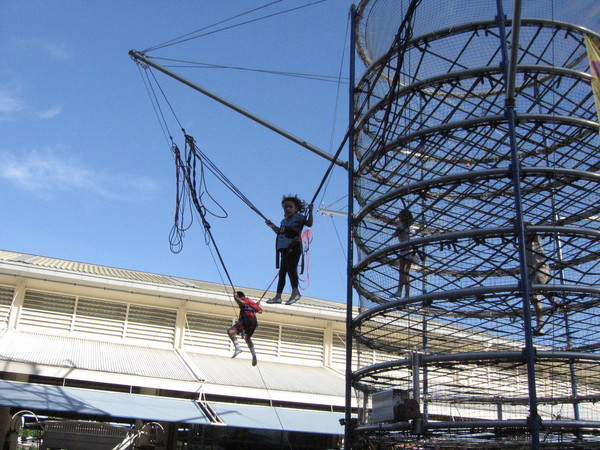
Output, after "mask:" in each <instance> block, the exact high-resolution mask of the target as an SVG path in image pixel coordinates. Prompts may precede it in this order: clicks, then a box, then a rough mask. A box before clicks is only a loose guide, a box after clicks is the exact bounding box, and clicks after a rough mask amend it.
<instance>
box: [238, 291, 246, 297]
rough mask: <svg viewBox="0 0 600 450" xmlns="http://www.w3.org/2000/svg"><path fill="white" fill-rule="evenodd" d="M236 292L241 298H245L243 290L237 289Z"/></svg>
mask: <svg viewBox="0 0 600 450" xmlns="http://www.w3.org/2000/svg"><path fill="white" fill-rule="evenodd" d="M236 294H237V296H238V297H239V298H244V297H246V296H245V295H244V293H243V292H242V291H237V292H236Z"/></svg>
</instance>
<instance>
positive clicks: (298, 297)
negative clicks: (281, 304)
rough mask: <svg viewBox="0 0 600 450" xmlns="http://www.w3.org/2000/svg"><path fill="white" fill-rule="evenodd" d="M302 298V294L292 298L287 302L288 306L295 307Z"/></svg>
mask: <svg viewBox="0 0 600 450" xmlns="http://www.w3.org/2000/svg"><path fill="white" fill-rule="evenodd" d="M301 298H302V296H301V295H300V294H298V295H296V296H294V297H290V299H289V300H288V301H287V302H285V304H286V305H293V304H294V303H296V302H297V301H298V300H300V299H301Z"/></svg>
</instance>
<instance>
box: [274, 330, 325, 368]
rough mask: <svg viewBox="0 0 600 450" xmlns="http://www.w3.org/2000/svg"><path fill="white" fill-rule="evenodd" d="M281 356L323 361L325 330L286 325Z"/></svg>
mask: <svg viewBox="0 0 600 450" xmlns="http://www.w3.org/2000/svg"><path fill="white" fill-rule="evenodd" d="M280 356H285V357H288V358H300V359H303V360H311V361H320V362H322V361H323V331H322V330H312V329H310V328H296V327H288V326H284V327H283V328H282V330H281V349H280Z"/></svg>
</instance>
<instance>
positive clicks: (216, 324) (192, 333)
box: [183, 313, 234, 352]
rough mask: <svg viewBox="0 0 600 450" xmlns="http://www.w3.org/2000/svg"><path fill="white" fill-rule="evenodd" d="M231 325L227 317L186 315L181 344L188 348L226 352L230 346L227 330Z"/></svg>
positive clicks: (231, 322)
mask: <svg viewBox="0 0 600 450" xmlns="http://www.w3.org/2000/svg"><path fill="white" fill-rule="evenodd" d="M233 323H234V322H233V321H232V320H231V319H230V318H227V317H220V316H210V315H207V314H197V313H188V314H187V320H186V326H185V337H184V342H183V343H184V345H186V346H190V347H199V348H212V349H216V350H223V351H225V352H227V351H229V347H230V344H231V341H230V340H229V336H227V329H228V328H230V327H231V326H232V325H233Z"/></svg>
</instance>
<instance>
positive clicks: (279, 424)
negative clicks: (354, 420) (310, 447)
mask: <svg viewBox="0 0 600 450" xmlns="http://www.w3.org/2000/svg"><path fill="white" fill-rule="evenodd" d="M209 403H210V406H212V408H213V409H214V410H215V411H216V412H217V414H219V416H220V417H221V419H223V421H224V422H225V424H227V425H229V426H234V427H240V428H261V429H268V430H285V431H299V432H303V433H319V434H340V435H341V434H344V427H343V426H341V425H340V419H343V418H344V413H343V412H329V411H312V410H305V409H294V408H278V407H270V406H255V405H243V404H237V403H219V402H209Z"/></svg>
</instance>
